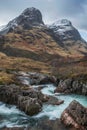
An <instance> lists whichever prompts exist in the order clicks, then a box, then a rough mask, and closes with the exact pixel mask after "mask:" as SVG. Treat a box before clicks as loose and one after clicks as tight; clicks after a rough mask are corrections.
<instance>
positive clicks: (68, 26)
mask: <svg viewBox="0 0 87 130" xmlns="http://www.w3.org/2000/svg"><path fill="white" fill-rule="evenodd" d="M50 28H51V29H52V30H53V31H54V33H55V35H56V36H57V35H58V36H60V38H61V40H64V41H65V40H69V39H70V40H82V38H81V36H80V34H79V32H78V30H77V29H76V28H75V27H74V26H73V25H72V23H71V21H69V20H67V19H61V20H58V21H56V22H54V23H53V24H52V25H50Z"/></svg>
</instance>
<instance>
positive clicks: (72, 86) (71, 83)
mask: <svg viewBox="0 0 87 130" xmlns="http://www.w3.org/2000/svg"><path fill="white" fill-rule="evenodd" d="M55 92H58V93H65V94H67V93H76V94H83V95H87V83H82V82H81V81H79V80H75V79H66V80H60V82H59V84H58V87H57V89H56V90H55Z"/></svg>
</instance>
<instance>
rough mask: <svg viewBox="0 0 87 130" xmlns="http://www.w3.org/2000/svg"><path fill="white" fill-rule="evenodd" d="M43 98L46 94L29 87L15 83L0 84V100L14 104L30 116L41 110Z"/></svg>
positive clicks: (44, 98)
mask: <svg viewBox="0 0 87 130" xmlns="http://www.w3.org/2000/svg"><path fill="white" fill-rule="evenodd" d="M45 100H46V96H44V95H43V94H42V93H41V92H39V91H37V90H34V89H32V88H29V87H24V88H23V87H19V86H16V85H9V86H0V101H3V102H5V103H8V104H12V105H16V106H17V107H18V108H19V109H20V110H22V111H24V112H25V113H26V114H28V115H30V116H32V115H34V114H37V113H38V112H40V111H41V108H42V102H44V101H45Z"/></svg>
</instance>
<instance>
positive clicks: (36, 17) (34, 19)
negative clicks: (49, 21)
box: [21, 7, 44, 25]
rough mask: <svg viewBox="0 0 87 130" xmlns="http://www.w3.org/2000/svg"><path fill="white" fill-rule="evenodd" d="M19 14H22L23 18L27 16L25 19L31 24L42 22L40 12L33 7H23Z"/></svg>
mask: <svg viewBox="0 0 87 130" xmlns="http://www.w3.org/2000/svg"><path fill="white" fill-rule="evenodd" d="M21 16H23V17H24V18H28V19H27V20H28V22H29V23H31V24H34V25H37V24H44V23H43V20H42V14H41V12H40V11H39V10H38V9H36V8H34V7H31V8H27V9H25V10H24V11H23V13H22V14H21Z"/></svg>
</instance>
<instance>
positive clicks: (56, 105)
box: [0, 72, 87, 130]
mask: <svg viewBox="0 0 87 130" xmlns="http://www.w3.org/2000/svg"><path fill="white" fill-rule="evenodd" d="M15 76H16V80H17V82H18V83H17V84H10V85H1V86H0V100H1V101H2V102H5V103H6V104H11V105H5V104H3V103H1V104H0V109H1V110H0V111H1V112H0V128H1V129H2V128H3V129H2V130H16V129H17V130H22V129H23V130H25V129H26V130H28V129H29V130H34V129H35V130H44V129H46V128H47V129H48V130H49V129H50V130H57V129H60V130H68V129H69V130H71V129H73V130H75V129H77V127H75V125H72V124H70V125H69V124H68V125H67V124H66V122H67V121H68V122H69V120H68V119H71V118H72V116H69V117H67V118H66V121H65V120H64V119H65V116H66V113H68V112H66V110H67V109H68V108H67V107H68V106H69V109H70V111H71V112H72V115H73V113H75V112H76V113H77V111H79V116H77V118H79V120H81V117H82V116H84V120H85V116H86V115H87V114H86V111H85V109H86V108H85V107H87V97H86V96H85V95H86V91H87V89H86V82H85V83H84V84H83V83H82V80H80V81H79V80H75V81H74V80H73V79H72V80H71V79H66V80H59V79H57V78H55V77H54V76H47V75H42V74H39V73H24V72H18V73H15ZM70 85H71V86H70ZM75 87H76V88H75ZM78 88H79V89H78ZM61 90H62V91H61ZM75 90H76V91H75ZM78 90H79V91H78ZM65 94H66V95H65ZM79 94H82V95H79ZM73 100H76V102H75V101H74V102H73V104H77V106H78V107H77V108H76V109H75V108H74V107H75V106H76V105H73V108H72V103H71V102H72V101H73ZM77 101H78V102H77ZM79 102H80V103H81V104H82V105H84V106H85V107H83V106H81V105H79ZM70 103H71V105H69V104H70ZM12 105H16V106H17V108H16V107H15V106H12ZM66 108H67V109H66ZM80 108H81V109H80ZM19 109H20V110H22V111H20V110H19ZM72 109H74V110H73V111H72ZM83 109H84V111H85V112H84V114H83V115H82V114H81V113H83ZM4 110H6V111H4ZM64 110H65V111H64ZM25 113H26V114H27V115H28V116H27V115H26V114H25ZM68 114H69V113H68ZM70 115H71V114H70ZM80 116H81V117H80ZM73 118H74V117H73ZM73 118H72V120H74V122H75V123H77V119H76V118H74V119H73ZM84 120H83V121H82V122H84ZM61 121H62V122H61ZM75 123H74V124H75ZM86 123H87V122H85V124H80V126H81V125H82V126H81V130H86V127H84V125H87V124H86ZM36 124H37V125H36ZM63 124H64V125H63ZM32 125H33V126H32ZM78 125H79V124H78ZM7 127H10V128H7Z"/></svg>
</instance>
